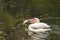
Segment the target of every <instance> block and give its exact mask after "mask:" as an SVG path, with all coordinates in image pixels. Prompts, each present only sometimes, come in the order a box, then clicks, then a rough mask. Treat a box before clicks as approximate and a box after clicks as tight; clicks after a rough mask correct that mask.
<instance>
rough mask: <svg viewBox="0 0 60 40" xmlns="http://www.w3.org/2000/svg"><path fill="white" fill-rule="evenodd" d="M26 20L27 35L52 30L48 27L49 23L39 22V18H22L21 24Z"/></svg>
mask: <svg viewBox="0 0 60 40" xmlns="http://www.w3.org/2000/svg"><path fill="white" fill-rule="evenodd" d="M28 22H29V23H30V24H29V26H28V35H33V33H41V32H43V33H44V32H47V31H50V30H52V29H50V26H49V25H47V24H46V23H42V22H40V19H39V18H32V19H26V20H24V22H23V24H26V23H28Z"/></svg>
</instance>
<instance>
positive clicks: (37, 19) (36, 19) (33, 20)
mask: <svg viewBox="0 0 60 40" xmlns="http://www.w3.org/2000/svg"><path fill="white" fill-rule="evenodd" d="M38 22H40V21H39V18H32V19H26V20H24V22H23V24H25V23H31V24H32V23H38Z"/></svg>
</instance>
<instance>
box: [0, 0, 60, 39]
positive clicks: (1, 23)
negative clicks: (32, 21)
mask: <svg viewBox="0 0 60 40" xmlns="http://www.w3.org/2000/svg"><path fill="white" fill-rule="evenodd" d="M32 17H38V18H48V17H60V0H0V40H24V38H28V35H27V33H26V32H25V29H26V28H27V27H28V25H22V22H23V20H24V19H27V18H32ZM44 22H46V23H48V24H49V23H50V24H51V25H53V24H55V25H56V24H57V25H58V24H59V25H60V20H55V21H54V20H53V21H51V22H50V21H49V20H45V21H44ZM26 40H27V39H26ZM49 40H60V34H59V35H58V34H54V33H53V34H51V35H50V36H49Z"/></svg>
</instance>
